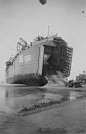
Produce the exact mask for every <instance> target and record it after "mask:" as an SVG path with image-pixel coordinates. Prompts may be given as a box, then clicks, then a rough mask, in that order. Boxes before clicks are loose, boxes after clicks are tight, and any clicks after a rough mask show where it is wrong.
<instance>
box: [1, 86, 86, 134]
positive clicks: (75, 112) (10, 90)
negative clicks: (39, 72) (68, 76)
mask: <svg viewBox="0 0 86 134" xmlns="http://www.w3.org/2000/svg"><path fill="white" fill-rule="evenodd" d="M52 90H53V89H52ZM80 96H84V99H83V100H82V99H81V100H79V101H78V97H80ZM85 97H86V92H85V91H84V92H75V91H70V90H69V91H68V90H67V91H66V90H63V91H62V90H59V89H58V90H57V92H56V91H55V92H54V90H53V92H50V91H49V90H47V89H46V88H39V87H27V86H25V85H1V86H0V133H3V134H5V133H6V134H7V133H11V134H16V133H17V134H19V133H20V134H23V133H27V132H28V131H29V133H30V134H32V133H34V134H35V133H39V134H40V133H46V134H47V133H50V134H53V133H56V134H58V133H59V134H68V133H70V134H72V133H73V134H74V133H80V134H83V133H84V134H85V132H86V129H85V128H86V125H85V124H86V98H85ZM61 98H63V99H64V102H67V103H63V105H61V107H57V108H54V109H51V110H48V111H44V112H40V113H36V115H35V114H33V115H30V116H26V117H18V116H17V115H15V113H17V112H19V111H20V110H21V109H23V108H26V107H27V108H29V107H31V106H33V105H34V104H37V103H38V102H44V101H51V100H60V99H61ZM73 100H75V102H73V103H71V102H72V101H73ZM59 106H60V105H59ZM16 125H17V128H16ZM21 126H22V129H21ZM33 126H34V128H33ZM26 128H27V129H26ZM2 130H3V131H2Z"/></svg>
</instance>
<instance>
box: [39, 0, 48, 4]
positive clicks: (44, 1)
mask: <svg viewBox="0 0 86 134" xmlns="http://www.w3.org/2000/svg"><path fill="white" fill-rule="evenodd" d="M39 1H40V3H41V4H42V5H44V4H45V3H46V2H47V0H39Z"/></svg>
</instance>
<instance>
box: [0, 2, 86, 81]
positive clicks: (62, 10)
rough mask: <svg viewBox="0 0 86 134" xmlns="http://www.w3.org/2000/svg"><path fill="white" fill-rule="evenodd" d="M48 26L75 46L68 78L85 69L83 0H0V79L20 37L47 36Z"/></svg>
mask: <svg viewBox="0 0 86 134" xmlns="http://www.w3.org/2000/svg"><path fill="white" fill-rule="evenodd" d="M82 10H84V11H85V12H84V13H82ZM48 26H50V34H54V35H55V34H56V33H58V35H59V36H61V37H62V38H63V39H65V40H66V41H67V43H68V44H69V45H70V46H72V47H73V48H74V50H73V59H72V68H71V75H70V78H75V76H76V75H78V74H79V73H82V72H83V70H85V71H86V0H47V3H46V4H45V5H41V4H40V3H39V0H0V81H1V80H4V79H5V62H6V61H7V60H8V59H9V57H10V56H11V55H12V54H15V53H16V50H13V49H16V44H17V42H18V41H19V38H20V37H21V38H23V39H25V40H26V41H27V42H28V43H29V42H31V41H33V39H34V38H35V37H36V36H38V35H43V36H44V35H45V36H46V35H47V34H48Z"/></svg>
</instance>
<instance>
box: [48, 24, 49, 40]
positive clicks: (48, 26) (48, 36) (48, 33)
mask: <svg viewBox="0 0 86 134" xmlns="http://www.w3.org/2000/svg"><path fill="white" fill-rule="evenodd" d="M48 38H49V26H48Z"/></svg>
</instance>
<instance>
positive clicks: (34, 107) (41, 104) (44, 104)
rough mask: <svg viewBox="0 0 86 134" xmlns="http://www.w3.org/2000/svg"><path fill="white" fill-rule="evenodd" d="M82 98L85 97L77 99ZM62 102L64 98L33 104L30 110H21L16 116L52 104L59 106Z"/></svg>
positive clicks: (79, 97)
mask: <svg viewBox="0 0 86 134" xmlns="http://www.w3.org/2000/svg"><path fill="white" fill-rule="evenodd" d="M84 97H86V95H82V96H78V97H77V99H82V98H84ZM64 101H67V99H66V100H65V98H62V99H60V100H58V101H54V100H52V101H50V102H46V103H39V104H35V105H33V106H32V107H30V108H24V109H22V110H21V111H20V112H18V115H19V114H20V115H21V114H22V113H25V112H30V111H33V110H36V109H40V108H43V107H48V106H51V105H54V104H60V103H62V102H64Z"/></svg>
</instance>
